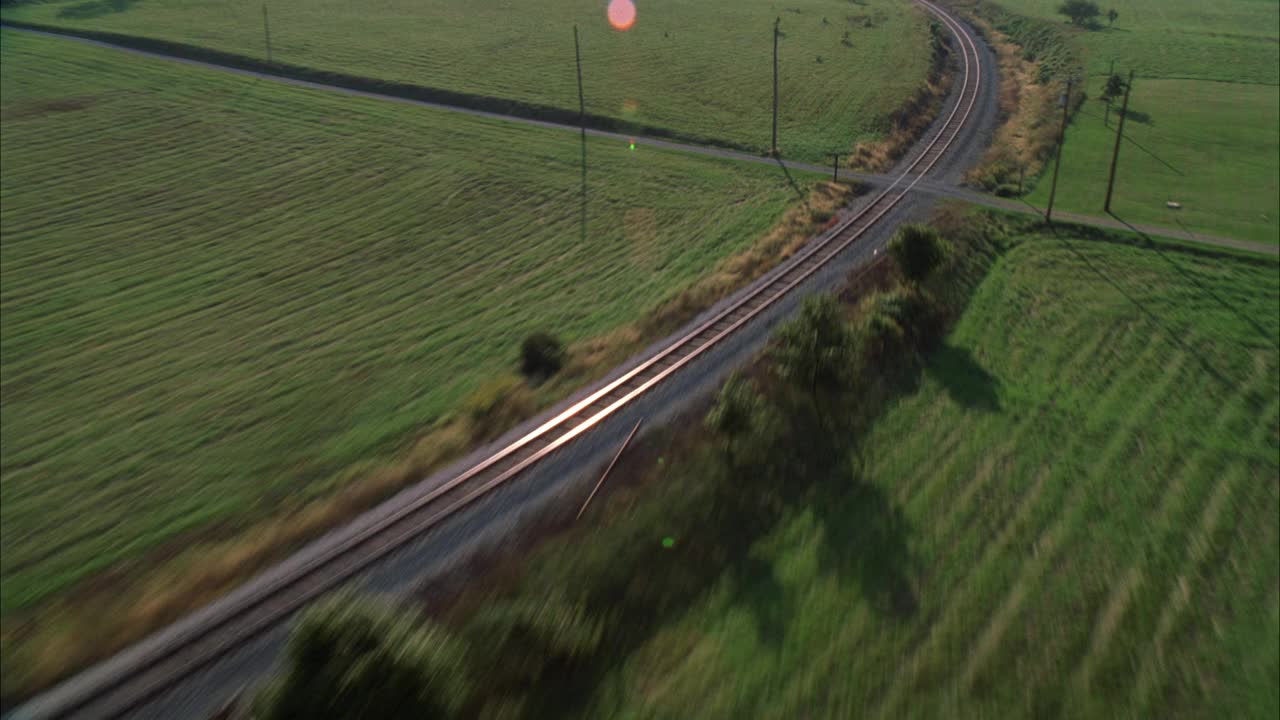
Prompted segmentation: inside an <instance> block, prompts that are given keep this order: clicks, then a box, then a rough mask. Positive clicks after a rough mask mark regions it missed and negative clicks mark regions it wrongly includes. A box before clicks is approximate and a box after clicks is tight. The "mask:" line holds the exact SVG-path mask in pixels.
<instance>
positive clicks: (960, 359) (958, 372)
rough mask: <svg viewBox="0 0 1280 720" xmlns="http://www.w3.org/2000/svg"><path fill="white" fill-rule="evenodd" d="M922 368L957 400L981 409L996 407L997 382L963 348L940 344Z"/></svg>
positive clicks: (998, 406)
mask: <svg viewBox="0 0 1280 720" xmlns="http://www.w3.org/2000/svg"><path fill="white" fill-rule="evenodd" d="M925 369H926V371H927V372H928V373H929V375H930V376H932V377H933V378H934V379H935V380H937V381H938V382H939V383H941V384H942V386H943V387H944V388H946V390H947V394H948V395H950V396H951V399H952V400H955V401H956V402H957V403H959V404H961V405H963V406H965V407H967V408H971V409H974V410H982V411H985V412H995V411H997V410H999V409H1000V381H999V380H998V379H996V377H995V376H994V375H992V374H991V373H989V372H987V370H986V368H984V367H982V366H981V365H979V364H978V363H977V361H975V360H974V359H973V354H972V353H970V352H969V350H968V349H967V348H962V347H956V346H954V345H943V346H942V347H940V348H938V349H937V350H936V351H934V353H933V355H932V356H931V357H930V358H929V363H928V364H927V365H926V366H925Z"/></svg>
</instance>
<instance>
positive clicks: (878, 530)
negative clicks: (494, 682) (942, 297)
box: [579, 233, 1280, 718]
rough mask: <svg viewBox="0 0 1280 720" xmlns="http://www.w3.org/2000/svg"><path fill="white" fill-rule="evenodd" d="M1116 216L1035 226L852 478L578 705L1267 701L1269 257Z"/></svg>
mask: <svg viewBox="0 0 1280 720" xmlns="http://www.w3.org/2000/svg"><path fill="white" fill-rule="evenodd" d="M1107 237H1109V236H1103V235H1101V234H1093V237H1092V239H1090V240H1083V239H1080V238H1079V237H1070V238H1068V237H1055V236H1051V235H1046V234H1038V233H1037V234H1030V235H1024V236H1022V237H1021V238H1020V239H1019V242H1018V244H1016V245H1015V246H1014V247H1013V248H1012V249H1010V250H1008V251H1007V252H1006V253H1005V254H1004V255H1003V256H1001V257H1000V258H999V259H998V260H997V262H996V264H995V265H994V267H993V268H992V270H991V271H990V273H989V275H988V276H987V277H986V279H985V280H984V281H983V282H982V284H981V285H980V286H979V287H978V289H977V291H976V293H975V295H974V297H973V299H972V301H971V303H970V305H969V307H968V309H967V310H966V311H965V313H964V314H963V316H962V317H961V319H960V321H959V323H958V325H957V326H956V328H955V329H954V331H953V332H952V333H951V334H950V336H949V337H948V338H947V340H946V341H945V344H944V346H943V347H942V348H941V349H940V350H938V351H937V352H935V353H934V354H933V355H932V356H931V358H930V359H929V361H928V363H927V366H926V368H925V370H924V372H923V373H922V374H921V375H920V377H919V379H918V384H917V385H916V386H915V387H914V388H909V389H908V390H907V391H906V393H905V394H904V395H903V396H901V397H900V398H899V399H898V400H897V401H895V402H894V403H893V404H892V405H891V407H890V408H889V410H888V411H887V412H886V414H885V415H884V416H882V417H881V418H880V419H879V420H878V421H877V422H876V424H875V426H874V427H873V429H872V432H871V434H870V436H869V437H867V438H865V439H864V441H863V442H862V443H861V447H862V448H863V449H864V450H863V452H864V454H865V461H864V463H863V470H862V481H861V482H856V481H854V480H853V479H852V478H849V477H843V476H841V477H833V478H830V479H829V480H828V481H826V482H824V483H823V484H822V485H821V486H820V487H819V488H818V489H817V491H816V493H815V494H814V495H812V496H810V497H809V498H808V500H807V501H802V502H800V503H797V504H796V505H793V506H792V507H791V509H790V510H788V511H787V512H786V513H785V514H784V516H783V517H782V520H781V521H780V522H779V523H778V524H777V526H776V527H774V528H773V530H772V531H771V532H769V533H768V534H767V535H766V536H764V538H763V539H762V540H760V541H758V542H757V543H756V544H755V545H754V547H753V548H752V549H751V550H750V551H749V553H747V558H746V559H745V560H743V561H741V562H740V563H738V564H737V566H736V567H733V568H730V569H727V570H724V575H723V577H722V578H721V580H720V581H719V582H718V583H715V584H714V585H713V586H712V587H711V589H710V590H709V591H708V592H707V593H706V594H705V595H704V596H703V597H702V599H701V600H699V601H697V602H696V603H694V604H693V605H692V606H690V607H689V608H687V609H679V610H678V611H676V612H673V613H671V614H670V615H666V616H662V617H663V620H662V625H661V629H660V630H659V631H658V632H656V633H654V634H653V635H652V636H650V637H649V639H648V640H647V641H646V642H645V643H643V644H642V645H641V646H640V647H639V649H638V650H636V651H635V652H633V653H631V654H630V655H629V656H627V657H626V658H624V659H622V660H620V664H619V665H618V666H617V669H615V670H613V671H612V672H610V674H609V675H608V676H607V677H606V679H605V680H604V682H603V683H602V684H601V686H600V687H598V688H597V689H596V692H595V695H594V697H593V699H592V700H591V702H590V703H589V704H588V705H587V706H586V709H585V711H584V712H583V713H582V714H583V716H585V717H620V718H641V717H643V718H685V717H706V718H734V717H812V718H827V717H830V718H848V717H886V718H899V717H1001V718H1003V717H1038V718H1042V717H1160V718H1169V717H1231V718H1270V717H1275V716H1276V712H1277V710H1278V709H1280V696H1278V694H1277V693H1278V687H1280V647H1278V646H1277V643H1276V638H1277V637H1278V636H1280V574H1278V571H1277V567H1280V521H1278V520H1277V518H1278V517H1280V459H1278V453H1280V353H1278V343H1280V315H1278V314H1277V312H1276V307H1277V303H1280V280H1278V277H1280V275H1278V274H1277V267H1276V264H1275V262H1274V261H1263V260H1254V259H1240V258H1234V257H1231V256H1224V255H1215V256H1208V255H1198V254H1194V253H1192V252H1189V251H1185V250H1179V249H1177V248H1175V247H1173V246H1156V247H1153V248H1142V247H1134V246H1129V245H1125V244H1117V243H1114V242H1109V241H1106V238H1107ZM662 532H663V528H662V526H661V522H660V520H659V521H658V522H657V523H656V524H655V526H654V527H652V528H650V532H649V535H651V536H653V535H656V536H661V533H662ZM634 534H636V535H637V536H639V537H643V535H644V533H643V532H639V533H634ZM651 542H656V540H651ZM579 544H581V541H580V543H579ZM655 552H659V551H655ZM689 552H693V553H695V554H696V553H697V549H696V548H691V549H690V550H689ZM669 557H670V562H671V563H679V562H681V559H682V558H683V557H685V556H684V555H683V554H681V553H675V552H673V553H672V554H671V555H670V556H669ZM667 574H669V575H671V576H672V577H673V578H680V577H681V576H682V574H681V571H680V570H679V569H678V568H677V567H673V568H672V569H671V570H670V572H669V573H667ZM638 582H640V581H637V583H638ZM895 588H896V589H895Z"/></svg>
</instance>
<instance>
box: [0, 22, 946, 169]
mask: <svg viewBox="0 0 1280 720" xmlns="http://www.w3.org/2000/svg"><path fill="white" fill-rule="evenodd" d="M604 8H605V3H603V2H597V1H596V0H589V1H588V0H554V1H553V2H539V3H512V2H508V1H506V0H480V1H479V2H477V1H476V0H449V1H448V2H444V3H440V2H435V3H426V4H424V3H421V2H415V1H414V0H389V1H388V2H383V3H378V4H377V5H376V6H370V5H368V4H364V3H360V4H352V3H349V2H344V1H342V0H279V1H277V2H273V3H270V21H271V40H272V48H273V57H274V58H275V59H276V60H277V61H282V62H288V63H293V64H297V65H304V66H308V67H314V68H318V69H322V70H333V71H341V72H345V73H349V74H354V75H359V76H366V77H372V78H378V79H383V80H394V81H402V82H409V83H414V84H418V85H425V86H429V87H437V88H443V89H448V90H454V91H460V92H467V93H472V94H478V95H483V96H489V97H499V98H509V99H515V100H521V101H525V102H533V103H539V104H544V105H551V106H556V107H567V108H572V109H576V108H577V102H578V99H577V85H576V75H575V72H574V58H573V34H572V26H573V25H574V24H575V23H577V24H578V25H579V28H580V31H581V34H582V53H583V65H584V71H583V72H584V76H585V77H584V80H585V86H586V100H587V109H588V111H590V112H593V113H598V114H601V115H606V116H610V117H617V118H624V119H628V120H632V121H636V122H641V123H645V124H649V125H656V126H659V127H666V128H670V129H673V130H676V131H680V132H684V133H686V134H692V135H696V136H701V137H712V138H718V139H722V140H728V141H731V142H734V143H739V144H744V145H748V146H750V147H754V148H758V149H761V150H763V149H767V147H768V143H769V123H770V114H769V113H770V101H771V92H772V86H771V81H770V72H771V70H770V61H771V53H772V44H771V33H770V29H771V26H772V23H773V20H774V17H775V16H776V15H777V13H778V12H780V11H781V8H779V7H777V6H775V5H772V4H769V3H765V2H760V1H759V0H750V1H749V2H737V3H731V2H697V3H689V2H675V1H674V0H661V1H655V2H650V3H642V4H641V5H640V7H639V14H638V19H637V21H636V24H635V26H634V27H633V28H632V29H631V30H630V31H628V32H625V33H622V32H616V31H614V30H612V29H611V28H610V27H609V25H608V23H607V21H606V18H605V13H604ZM782 15H783V25H782V27H783V29H784V31H785V32H786V38H785V39H784V40H783V41H782V44H781V49H780V57H781V65H782V78H781V86H782V89H783V90H782V112H781V118H780V121H779V122H780V125H781V128H780V135H781V138H782V139H781V142H780V144H781V145H782V148H783V150H784V151H785V152H786V153H787V154H788V155H790V156H795V157H803V158H807V159H811V160H820V159H822V158H823V157H824V154H825V153H827V152H831V151H847V150H848V149H849V148H850V147H851V146H852V145H853V143H854V142H855V141H858V140H861V139H866V138H867V137H868V136H872V135H877V134H879V133H883V132H884V131H885V130H886V129H887V123H886V118H887V117H888V115H889V113H891V112H892V111H893V110H894V109H896V108H897V107H898V106H899V105H901V104H902V103H903V102H904V101H905V100H906V99H907V97H908V96H909V95H910V94H911V93H912V92H913V91H914V90H915V89H916V87H917V86H918V85H919V84H920V83H921V82H923V78H924V74H925V72H926V70H927V64H928V53H927V52H926V48H927V44H928V31H927V28H926V26H925V23H924V20H923V16H922V15H921V14H920V13H919V12H918V11H916V10H915V9H914V8H912V7H911V6H910V5H909V4H907V3H905V2H903V1H902V0H867V1H866V2H861V3H859V4H855V5H850V4H849V3H848V2H846V0H795V1H794V2H790V3H788V4H787V11H786V12H783V13H782ZM4 16H5V17H9V18H16V19H22V20H28V21H33V22H41V23H48V24H55V25H60V26H65V27H72V28H91V29H95V30H106V31H113V32H120V33H126V34H134V35H140V36H146V37H153V38H160V39H166V40H174V41H180V42H185V43H189V44H195V45H200V46H206V47H211V48H215V49H218V50H224V51H228V52H234V53H238V54H243V55H250V56H253V57H260V56H262V55H263V54H264V40H263V32H262V3H259V2H256V0H255V1H253V2H250V1H249V0H233V1H232V2H218V3H206V2H190V1H166V2H140V3H136V4H134V3H132V2H130V0H122V1H121V2H107V1H106V0H88V1H84V0H80V1H73V2H55V3H38V4H27V5H19V6H17V7H14V8H6V9H5V12H4ZM824 18H826V20H827V21H828V23H829V24H823V19H824ZM864 21H866V22H869V23H870V24H871V25H872V26H873V27H867V26H865V25H864ZM845 31H848V32H849V34H850V40H851V43H852V46H851V47H846V46H844V45H843V44H842V43H841V37H842V34H843V33H844V32H845ZM818 56H821V57H822V62H821V63H819V62H818V61H817V58H818ZM867 78H874V81H872V82H868V81H867Z"/></svg>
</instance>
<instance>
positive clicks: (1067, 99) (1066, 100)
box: [1044, 77, 1075, 222]
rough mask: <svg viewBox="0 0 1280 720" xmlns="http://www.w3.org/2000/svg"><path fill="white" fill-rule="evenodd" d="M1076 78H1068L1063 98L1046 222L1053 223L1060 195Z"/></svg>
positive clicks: (1045, 215)
mask: <svg viewBox="0 0 1280 720" xmlns="http://www.w3.org/2000/svg"><path fill="white" fill-rule="evenodd" d="M1074 81H1075V78H1074V77H1070V78H1067V94H1066V95H1063V96H1062V127H1061V128H1059V129H1058V157H1057V159H1056V160H1054V162H1053V184H1052V185H1050V186H1049V209H1047V210H1045V212H1044V221H1045V222H1053V197H1054V196H1055V195H1057V194H1058V170H1060V169H1062V144H1063V143H1064V142H1065V141H1066V139H1067V111H1068V110H1069V109H1070V108H1071V86H1072V84H1073V82H1074Z"/></svg>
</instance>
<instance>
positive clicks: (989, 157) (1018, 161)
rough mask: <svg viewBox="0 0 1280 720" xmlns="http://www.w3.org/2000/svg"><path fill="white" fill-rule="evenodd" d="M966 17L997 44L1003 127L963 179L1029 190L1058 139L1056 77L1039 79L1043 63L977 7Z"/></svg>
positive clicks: (1006, 191)
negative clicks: (1030, 57)
mask: <svg viewBox="0 0 1280 720" xmlns="http://www.w3.org/2000/svg"><path fill="white" fill-rule="evenodd" d="M967 19H968V20H969V22H971V23H973V24H974V25H976V26H977V27H978V29H979V30H980V31H981V32H982V34H983V35H984V36H985V37H986V39H987V43H988V44H989V45H990V46H991V47H992V48H994V49H995V51H996V57H997V58H998V60H999V72H1000V127H999V128H998V129H997V130H996V134H995V137H994V138H993V139H992V142H991V147H990V148H988V149H987V152H986V154H985V155H983V157H982V161H981V162H980V163H978V165H977V166H975V167H974V168H973V169H971V170H970V171H969V172H968V173H967V174H966V175H965V181H966V182H968V183H970V184H973V185H976V186H978V187H981V188H983V189H985V190H989V191H993V192H995V193H996V194H998V195H1007V196H1013V195H1018V194H1020V193H1021V192H1023V191H1026V190H1030V184H1029V182H1031V181H1033V180H1034V178H1036V177H1039V175H1040V171H1041V170H1042V169H1043V168H1044V164H1045V162H1046V161H1047V160H1048V159H1049V157H1050V155H1051V153H1052V152H1053V148H1054V146H1055V145H1056V143H1057V130H1058V124H1059V123H1058V116H1059V110H1058V107H1059V106H1058V103H1057V99H1058V96H1059V95H1060V94H1061V92H1062V86H1061V84H1060V83H1058V82H1049V83H1039V82H1037V81H1036V78H1038V77H1040V74H1041V73H1040V64H1039V63H1037V62H1033V61H1031V60H1027V59H1026V58H1025V57H1024V56H1023V52H1022V48H1020V47H1019V46H1018V45H1017V44H1016V43H1014V42H1013V41H1012V40H1010V39H1009V37H1008V36H1006V35H1004V34H1003V33H1001V32H1000V31H999V30H996V29H995V27H993V26H992V25H991V23H989V22H987V21H986V20H985V19H983V18H982V17H981V16H979V15H977V14H976V13H973V12H970V13H967Z"/></svg>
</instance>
